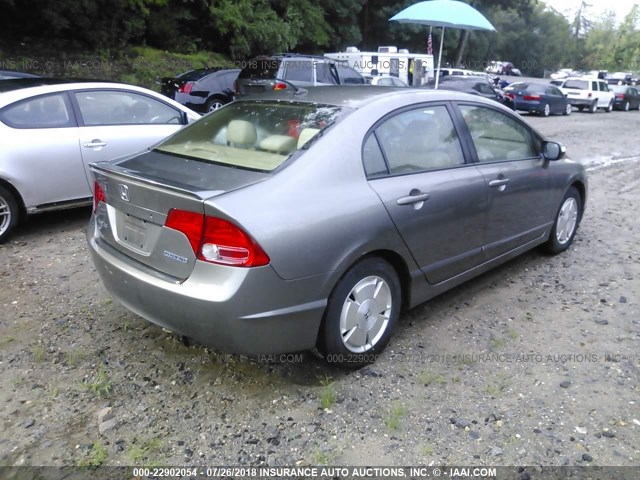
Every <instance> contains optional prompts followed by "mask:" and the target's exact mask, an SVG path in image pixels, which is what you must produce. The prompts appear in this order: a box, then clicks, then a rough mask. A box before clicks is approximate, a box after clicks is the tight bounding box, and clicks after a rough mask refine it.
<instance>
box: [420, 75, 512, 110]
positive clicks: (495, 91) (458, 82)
mask: <svg viewBox="0 0 640 480" xmlns="http://www.w3.org/2000/svg"><path fill="white" fill-rule="evenodd" d="M434 87H435V81H433V80H432V81H430V82H429V83H428V84H427V85H426V88H434ZM438 88H439V89H442V90H455V91H458V92H465V93H470V94H471V95H479V96H481V97H484V98H488V99H491V100H494V101H496V102H498V103H501V104H502V105H505V106H507V107H509V108H510V109H511V110H514V109H515V103H514V102H513V99H512V98H509V97H508V96H507V95H506V94H505V93H504V92H503V91H502V90H500V89H499V88H496V87H495V86H494V85H492V84H491V83H490V82H489V80H487V79H486V78H484V77H476V76H471V75H470V76H447V77H441V78H440V79H438Z"/></svg>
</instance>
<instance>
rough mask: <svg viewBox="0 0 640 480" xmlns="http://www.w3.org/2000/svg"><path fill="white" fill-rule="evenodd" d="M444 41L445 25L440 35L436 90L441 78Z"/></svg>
mask: <svg viewBox="0 0 640 480" xmlns="http://www.w3.org/2000/svg"><path fill="white" fill-rule="evenodd" d="M443 43H444V27H442V36H441V37H440V53H439V54H438V70H436V90H437V89H438V80H440V62H441V61H442V44H443Z"/></svg>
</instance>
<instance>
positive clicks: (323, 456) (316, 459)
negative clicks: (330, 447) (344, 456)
mask: <svg viewBox="0 0 640 480" xmlns="http://www.w3.org/2000/svg"><path fill="white" fill-rule="evenodd" d="M334 460H335V454H334V453H333V452H330V451H327V452H323V451H322V450H319V449H318V450H315V451H314V452H313V453H312V454H311V461H312V465H331V464H332V463H333V462H334Z"/></svg>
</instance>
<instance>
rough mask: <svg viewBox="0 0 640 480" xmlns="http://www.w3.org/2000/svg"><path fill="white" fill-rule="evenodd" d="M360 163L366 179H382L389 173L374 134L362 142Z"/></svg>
mask: <svg viewBox="0 0 640 480" xmlns="http://www.w3.org/2000/svg"><path fill="white" fill-rule="evenodd" d="M362 163H363V165H364V171H365V173H366V174H367V178H376V177H382V176H385V175H387V174H388V173H389V170H388V169H387V164H386V162H385V161H384V156H383V155H382V150H380V145H379V144H378V140H377V139H376V136H375V133H374V134H371V135H369V138H367V140H366V141H365V142H364V147H363V148H362Z"/></svg>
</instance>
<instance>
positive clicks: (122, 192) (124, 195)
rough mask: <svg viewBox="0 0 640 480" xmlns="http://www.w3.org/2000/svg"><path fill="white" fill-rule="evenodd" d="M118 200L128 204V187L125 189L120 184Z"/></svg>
mask: <svg viewBox="0 0 640 480" xmlns="http://www.w3.org/2000/svg"><path fill="white" fill-rule="evenodd" d="M120 198H121V199H122V200H124V201H125V202H128V201H129V200H130V198H129V187H127V186H126V185H124V184H122V183H121V184H120Z"/></svg>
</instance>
